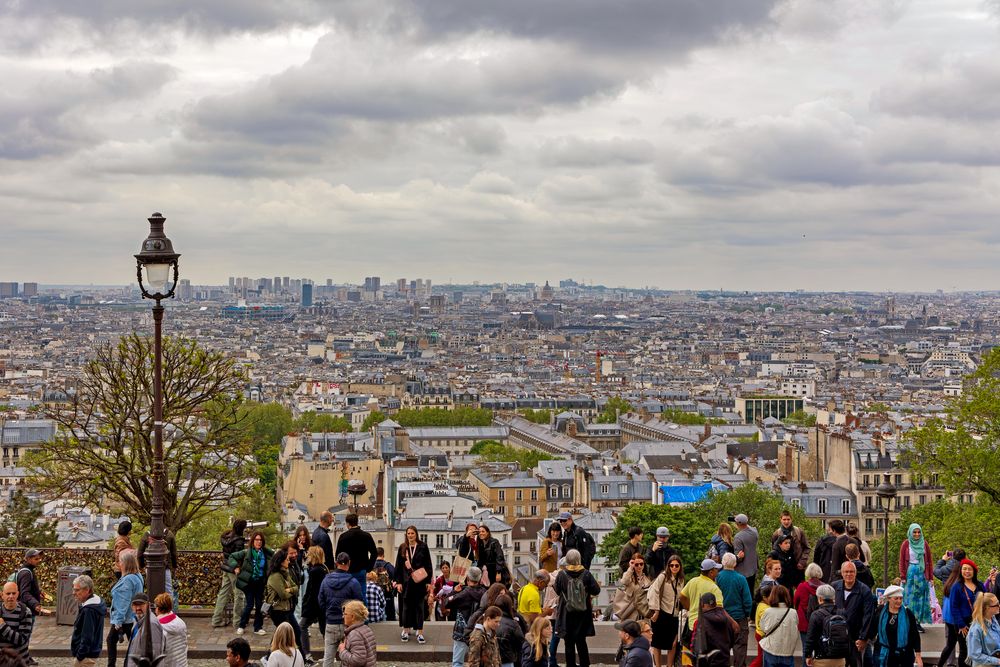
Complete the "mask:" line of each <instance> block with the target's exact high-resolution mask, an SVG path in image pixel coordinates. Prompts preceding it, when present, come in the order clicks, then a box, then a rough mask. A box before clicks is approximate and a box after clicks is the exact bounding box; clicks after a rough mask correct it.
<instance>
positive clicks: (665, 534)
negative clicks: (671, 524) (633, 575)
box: [646, 526, 677, 579]
mask: <svg viewBox="0 0 1000 667" xmlns="http://www.w3.org/2000/svg"><path fill="white" fill-rule="evenodd" d="M669 542H670V529H669V528H667V527H666V526H660V527H659V528H657V529H656V538H655V539H654V540H653V543H652V544H651V545H650V546H649V549H647V550H646V570H647V573H646V574H647V575H648V576H650V577H652V578H654V579H655V578H656V577H658V576H660V573H661V572H663V570H665V569H666V568H667V561H669V560H670V557H671V556H676V555H677V550H676V549H674V548H673V547H672V546H670V544H669Z"/></svg>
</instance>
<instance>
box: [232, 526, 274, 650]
mask: <svg viewBox="0 0 1000 667" xmlns="http://www.w3.org/2000/svg"><path fill="white" fill-rule="evenodd" d="M248 544H249V546H248V547H247V548H246V549H243V550H241V551H236V552H234V553H232V554H231V555H230V556H229V566H230V567H232V568H233V574H235V575H236V587H237V588H239V589H240V590H241V591H243V594H244V596H245V601H244V603H243V613H241V614H240V620H239V621H238V622H237V624H236V634H238V635H242V634H243V632H244V631H245V630H246V627H247V623H248V622H249V621H250V612H251V611H253V614H254V617H253V631H254V633H255V634H258V635H266V634H267V632H265V631H264V614H263V613H261V610H260V608H261V605H263V604H264V587H265V585H266V578H267V568H268V564H269V563H270V562H271V558H272V557H273V556H274V552H273V551H272V550H271V549H268V548H267V544H266V543H265V540H264V533H262V532H260V531H259V530H255V531H254V532H253V533H251V534H250V539H249V540H248Z"/></svg>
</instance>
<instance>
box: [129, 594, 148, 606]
mask: <svg viewBox="0 0 1000 667" xmlns="http://www.w3.org/2000/svg"><path fill="white" fill-rule="evenodd" d="M136 602H146V603H148V602H149V596H148V595H146V594H145V593H136V594H135V595H133V596H132V604H135V603H136Z"/></svg>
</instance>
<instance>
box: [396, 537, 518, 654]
mask: <svg viewBox="0 0 1000 667" xmlns="http://www.w3.org/2000/svg"><path fill="white" fill-rule="evenodd" d="M486 532H487V534H488V533H489V530H487V531H486ZM480 537H482V534H480ZM498 545H499V543H498ZM433 571H434V565H433V564H432V563H431V552H430V550H429V549H428V548H427V544H425V543H424V542H423V541H422V540H421V539H420V535H419V534H418V533H417V529H416V527H415V526H407V528H406V539H405V540H404V541H403V543H402V544H400V545H399V550H398V551H397V552H396V590H397V591H398V592H399V597H400V603H401V606H402V608H401V609H400V614H399V625H400V627H401V628H403V630H402V632H401V633H400V635H399V638H400V640H401V641H404V642H408V641H410V630H411V629H413V630H416V631H417V643H419V644H423V643H425V642H426V641H427V640H426V639H424V616H425V613H426V611H427V605H426V604H425V603H424V600H425V599H426V598H427V591H428V589H429V588H430V584H431V581H430V577H431V572H433Z"/></svg>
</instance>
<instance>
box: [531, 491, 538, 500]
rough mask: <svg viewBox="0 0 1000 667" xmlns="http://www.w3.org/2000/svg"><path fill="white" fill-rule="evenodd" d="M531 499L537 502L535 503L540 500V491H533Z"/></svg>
mask: <svg viewBox="0 0 1000 667" xmlns="http://www.w3.org/2000/svg"><path fill="white" fill-rule="evenodd" d="M531 499H532V500H535V501H537V500H538V489H532V490H531Z"/></svg>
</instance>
